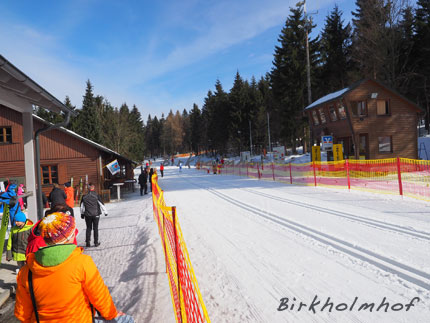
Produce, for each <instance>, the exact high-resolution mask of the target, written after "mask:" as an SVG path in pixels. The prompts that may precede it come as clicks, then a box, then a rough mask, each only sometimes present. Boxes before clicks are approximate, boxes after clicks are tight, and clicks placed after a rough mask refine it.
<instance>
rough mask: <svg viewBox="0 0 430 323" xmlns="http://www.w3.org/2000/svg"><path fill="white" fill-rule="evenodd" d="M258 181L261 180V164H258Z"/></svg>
mask: <svg viewBox="0 0 430 323" xmlns="http://www.w3.org/2000/svg"><path fill="white" fill-rule="evenodd" d="M257 172H258V179H260V164H259V163H257Z"/></svg>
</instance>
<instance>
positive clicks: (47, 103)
mask: <svg viewBox="0 0 430 323" xmlns="http://www.w3.org/2000/svg"><path fill="white" fill-rule="evenodd" d="M0 88H3V89H5V90H6V91H9V92H12V93H13V94H15V95H16V96H17V97H19V98H21V99H24V100H27V101H28V102H30V103H31V104H34V105H37V106H39V107H43V108H46V109H48V110H50V111H53V112H57V113H58V112H60V111H64V112H70V113H71V114H74V112H73V110H71V109H70V108H68V107H67V106H66V105H64V104H63V103H62V102H61V101H60V100H58V99H57V98H56V97H54V96H53V95H52V94H50V93H49V92H48V91H46V90H45V89H44V88H43V87H41V86H40V85H39V84H37V83H36V82H35V81H33V80H32V79H31V78H30V77H28V76H27V75H26V74H24V73H23V72H22V71H21V70H19V69H18V68H17V67H16V66H15V65H13V64H12V63H11V62H9V61H8V60H7V59H6V58H4V57H3V56H2V55H0Z"/></svg>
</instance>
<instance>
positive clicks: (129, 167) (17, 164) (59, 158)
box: [0, 105, 135, 195]
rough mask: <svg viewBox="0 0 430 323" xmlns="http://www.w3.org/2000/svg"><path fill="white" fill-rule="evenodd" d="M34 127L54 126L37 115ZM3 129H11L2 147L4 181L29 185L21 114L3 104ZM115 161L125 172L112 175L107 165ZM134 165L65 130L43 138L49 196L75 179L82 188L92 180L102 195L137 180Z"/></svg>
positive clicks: (45, 185)
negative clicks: (53, 189) (53, 186)
mask: <svg viewBox="0 0 430 323" xmlns="http://www.w3.org/2000/svg"><path fill="white" fill-rule="evenodd" d="M33 125H34V131H37V130H38V129H41V128H44V127H47V126H49V125H50V123H49V122H46V121H45V120H43V119H41V118H40V117H38V116H35V115H33ZM1 129H7V130H6V131H7V133H6V136H7V138H6V140H3V143H2V144H0V163H1V165H2V167H0V178H11V179H15V180H17V181H18V182H22V183H25V182H26V176H25V171H24V149H23V135H22V133H23V125H22V117H21V114H20V113H19V112H17V111H15V110H12V109H9V108H7V107H5V106H2V105H0V130H1ZM0 138H1V137H0ZM3 138H5V137H3ZM115 159H117V160H118V163H119V165H120V167H121V171H120V173H117V174H115V175H113V176H112V175H111V173H110V172H109V170H108V169H107V168H106V167H105V166H106V165H107V164H108V163H110V162H111V161H113V160H115ZM134 164H135V163H134V162H133V161H132V160H130V159H127V158H125V157H123V156H121V155H120V154H118V153H116V152H115V151H113V150H110V149H109V148H106V147H104V146H102V145H100V144H98V143H96V142H93V141H91V140H88V139H86V138H84V137H82V136H80V135H78V134H76V133H75V132H73V131H70V130H68V129H65V128H63V127H61V128H57V129H53V130H51V131H48V132H44V133H42V134H41V135H40V166H41V174H42V178H41V180H42V181H41V182H42V191H43V192H44V193H45V194H46V195H48V194H49V192H50V191H51V190H52V184H53V183H58V184H64V183H65V182H69V181H70V180H71V179H73V186H74V188H78V187H79V183H80V181H81V180H82V182H83V184H85V182H86V181H88V182H89V183H93V184H94V185H96V187H97V188H98V191H99V192H102V191H104V190H108V189H110V188H111V187H112V184H113V183H118V182H125V181H126V180H133V176H134V175H133V169H134V167H133V165H134ZM128 185H132V184H131V183H130V184H128ZM126 186H127V185H126Z"/></svg>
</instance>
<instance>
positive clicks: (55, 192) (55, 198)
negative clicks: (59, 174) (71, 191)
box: [48, 183, 67, 208]
mask: <svg viewBox="0 0 430 323" xmlns="http://www.w3.org/2000/svg"><path fill="white" fill-rule="evenodd" d="M66 198H67V195H66V193H64V191H63V190H62V189H61V188H60V186H59V185H58V184H57V183H55V184H54V185H53V187H52V191H51V193H49V197H48V200H49V202H50V203H51V208H53V207H54V206H56V205H57V204H66Z"/></svg>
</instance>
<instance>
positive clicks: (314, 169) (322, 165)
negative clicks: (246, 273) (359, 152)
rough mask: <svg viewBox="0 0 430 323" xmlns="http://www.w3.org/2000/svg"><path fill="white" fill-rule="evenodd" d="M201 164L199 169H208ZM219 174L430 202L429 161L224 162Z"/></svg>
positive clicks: (398, 159)
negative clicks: (392, 195) (345, 189)
mask: <svg viewBox="0 0 430 323" xmlns="http://www.w3.org/2000/svg"><path fill="white" fill-rule="evenodd" d="M201 164H202V165H203V164H204V163H201ZM202 165H200V168H204V167H207V166H204V165H203V166H202ZM197 168H198V169H199V167H197ZM220 173H221V174H222V175H237V176H247V177H250V178H258V179H263V180H272V181H278V182H282V183H287V184H296V185H312V186H327V187H336V188H348V189H357V190H365V191H370V192H378V193H386V194H400V195H405V196H410V197H414V198H418V199H424V200H428V201H430V187H429V186H430V161H427V160H415V159H407V158H389V159H375V160H351V159H350V160H341V161H330V162H311V163H304V164H299V163H288V164H276V163H246V162H240V163H238V164H234V162H226V163H225V164H224V165H222V166H221V168H220Z"/></svg>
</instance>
